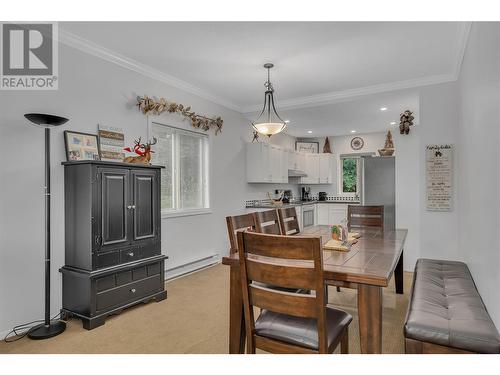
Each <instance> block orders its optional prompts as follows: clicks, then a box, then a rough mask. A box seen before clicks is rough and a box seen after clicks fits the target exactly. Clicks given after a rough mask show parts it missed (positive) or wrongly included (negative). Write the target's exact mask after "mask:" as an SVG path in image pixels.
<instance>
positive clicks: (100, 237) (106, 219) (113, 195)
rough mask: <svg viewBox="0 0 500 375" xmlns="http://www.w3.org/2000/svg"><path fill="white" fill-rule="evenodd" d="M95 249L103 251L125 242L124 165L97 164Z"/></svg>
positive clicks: (126, 176)
mask: <svg viewBox="0 0 500 375" xmlns="http://www.w3.org/2000/svg"><path fill="white" fill-rule="evenodd" d="M97 179H98V182H99V183H98V191H97V200H98V202H97V218H96V220H97V233H95V234H94V243H95V245H96V250H97V251H107V250H111V249H115V248H117V247H120V246H123V245H126V244H128V242H129V240H130V238H129V230H130V227H129V220H130V219H129V218H130V215H129V211H130V210H129V208H128V207H129V206H130V204H129V186H130V185H129V180H130V172H129V170H128V169H118V168H116V169H115V168H98V170H97Z"/></svg>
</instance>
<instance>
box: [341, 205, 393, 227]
mask: <svg viewBox="0 0 500 375" xmlns="http://www.w3.org/2000/svg"><path fill="white" fill-rule="evenodd" d="M347 223H348V227H349V228H351V227H372V228H374V227H378V228H384V206H360V205H348V206H347Z"/></svg>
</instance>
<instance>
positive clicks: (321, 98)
mask: <svg viewBox="0 0 500 375" xmlns="http://www.w3.org/2000/svg"><path fill="white" fill-rule="evenodd" d="M455 80H456V78H455V76H454V74H442V75H436V76H429V77H422V78H416V79H409V80H406V81H397V82H391V83H382V84H380V85H373V86H366V87H360V88H356V89H348V90H342V91H334V92H328V93H324V94H318V95H311V96H304V97H302V98H294V99H287V100H281V101H276V106H277V107H279V109H280V110H283V109H300V108H309V107H316V106H321V105H325V104H332V103H337V102H341V101H344V100H346V99H351V98H355V97H359V96H364V95H372V94H379V93H383V92H389V91H397V90H404V89H410V88H415V87H421V86H429V85H436V84H439V83H445V82H451V81H455ZM260 109H261V105H253V106H248V107H244V108H243V114H244V115H252V114H254V113H255V112H258V111H259V110H260Z"/></svg>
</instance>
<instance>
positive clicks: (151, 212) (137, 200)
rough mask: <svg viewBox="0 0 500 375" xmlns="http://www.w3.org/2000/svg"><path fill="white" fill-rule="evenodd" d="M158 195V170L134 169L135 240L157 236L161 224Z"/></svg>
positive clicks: (133, 212)
mask: <svg viewBox="0 0 500 375" xmlns="http://www.w3.org/2000/svg"><path fill="white" fill-rule="evenodd" d="M158 195H159V189H158V178H157V172H156V171H154V170H135V171H132V215H133V220H132V229H133V230H132V234H133V240H134V241H139V240H144V239H147V238H153V237H155V236H156V233H157V231H158V228H157V227H158V224H159V223H158V215H159V211H158V206H159V200H158Z"/></svg>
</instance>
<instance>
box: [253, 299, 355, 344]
mask: <svg viewBox="0 0 500 375" xmlns="http://www.w3.org/2000/svg"><path fill="white" fill-rule="evenodd" d="M351 321H352V316H351V315H349V314H348V313H346V312H344V311H342V310H337V309H333V308H330V307H327V308H326V327H327V331H328V334H327V337H328V346H330V345H331V344H332V343H333V342H334V341H335V340H336V339H337V338H338V337H339V335H340V334H341V333H342V332H343V330H344V329H345V328H346V327H347V326H348V325H349V323H351ZM317 327H318V325H317V321H316V319H312V318H299V317H295V316H290V315H285V314H279V313H276V312H273V311H269V310H262V312H261V313H260V315H259V317H258V318H257V321H256V322H255V334H257V335H259V336H263V337H267V338H270V339H275V340H280V341H284V342H287V343H289V344H293V345H299V346H303V347H305V348H309V349H313V350H318V328H317Z"/></svg>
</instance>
